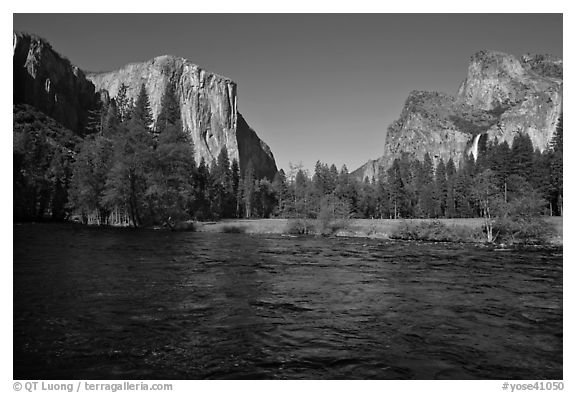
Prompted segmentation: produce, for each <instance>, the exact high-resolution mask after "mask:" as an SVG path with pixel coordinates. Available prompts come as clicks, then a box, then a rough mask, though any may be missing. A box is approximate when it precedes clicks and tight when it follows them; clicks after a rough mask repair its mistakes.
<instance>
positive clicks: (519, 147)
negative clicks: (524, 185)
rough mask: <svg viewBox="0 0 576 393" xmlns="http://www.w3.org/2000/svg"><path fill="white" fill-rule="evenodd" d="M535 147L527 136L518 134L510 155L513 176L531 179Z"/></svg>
mask: <svg viewBox="0 0 576 393" xmlns="http://www.w3.org/2000/svg"><path fill="white" fill-rule="evenodd" d="M533 154H534V147H533V146H532V140H531V139H530V136H528V135H527V134H516V136H515V137H514V141H513V142H512V150H511V154H510V166H511V174H512V175H518V176H522V177H523V178H525V179H529V178H530V175H531V173H532V155H533Z"/></svg>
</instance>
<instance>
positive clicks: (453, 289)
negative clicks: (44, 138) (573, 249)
mask: <svg viewBox="0 0 576 393" xmlns="http://www.w3.org/2000/svg"><path fill="white" fill-rule="evenodd" d="M562 333H563V332H562V251H561V250H559V249H555V250H529V251H528V250H526V251H518V250H516V251H493V250H490V249H486V248H478V247H472V246H469V245H454V244H430V243H411V242H388V241H375V240H366V239H324V238H310V237H306V238H304V237H303V238H285V237H278V236H248V235H239V234H207V233H170V232H160V231H130V230H118V229H97V228H86V227H82V226H75V225H40V224H30V225H15V226H14V378H15V379H51V378H53V379H67V378H73V379H186V378H193V379H199V378H233V379H257V378H267V379H284V378H287V379H300V378H307V379H319V378H338V379H350V378H362V379H367V378H377V379H407V378H416V379H434V378H448V379H470V378H471V379H478V378H486V379H527V378H530V379H534V380H538V379H562Z"/></svg>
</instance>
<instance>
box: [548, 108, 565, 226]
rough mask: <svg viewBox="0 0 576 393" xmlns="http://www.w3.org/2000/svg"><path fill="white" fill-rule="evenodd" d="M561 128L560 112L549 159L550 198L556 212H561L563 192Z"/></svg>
mask: <svg viewBox="0 0 576 393" xmlns="http://www.w3.org/2000/svg"><path fill="white" fill-rule="evenodd" d="M563 150H564V147H563V129H562V114H560V118H559V119H558V124H557V125H556V131H555V132H554V137H553V139H552V149H551V160H550V173H551V187H552V199H553V201H554V203H553V205H555V209H554V210H555V212H556V214H559V215H562V214H563V196H564V195H563V194H564V179H563V176H564V175H563V165H564V164H563Z"/></svg>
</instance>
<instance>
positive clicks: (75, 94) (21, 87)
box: [13, 33, 97, 134]
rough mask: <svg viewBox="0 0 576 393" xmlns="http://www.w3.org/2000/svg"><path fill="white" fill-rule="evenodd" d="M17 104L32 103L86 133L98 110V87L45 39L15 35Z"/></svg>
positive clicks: (15, 102) (74, 129)
mask: <svg viewBox="0 0 576 393" xmlns="http://www.w3.org/2000/svg"><path fill="white" fill-rule="evenodd" d="M13 63H14V72H13V83H14V95H13V100H14V102H13V103H14V104H15V105H16V104H29V105H32V106H34V107H35V108H37V109H39V110H41V111H42V112H43V113H45V114H47V115H48V116H50V117H52V118H54V119H55V120H57V121H58V122H60V123H61V124H63V125H64V126H66V127H67V128H69V129H71V130H73V131H75V132H76V133H79V134H82V133H83V132H84V127H85V125H86V121H87V117H88V112H89V111H90V110H92V109H94V108H95V107H96V104H97V97H96V95H95V93H94V85H93V84H92V83H91V82H90V81H88V80H86V77H85V76H84V73H83V72H82V71H81V70H80V69H79V68H78V67H75V66H73V65H72V64H70V62H69V61H68V60H67V59H65V58H63V57H61V56H60V55H59V54H58V53H56V52H55V51H54V50H53V49H52V47H51V46H50V44H48V43H47V42H46V41H44V40H43V39H41V38H38V37H35V36H31V35H28V34H23V33H14V35H13Z"/></svg>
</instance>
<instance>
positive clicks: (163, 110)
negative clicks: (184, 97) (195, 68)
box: [155, 82, 181, 135]
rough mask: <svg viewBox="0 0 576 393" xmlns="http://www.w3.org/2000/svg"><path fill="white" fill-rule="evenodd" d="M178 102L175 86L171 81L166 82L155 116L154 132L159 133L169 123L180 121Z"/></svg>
mask: <svg viewBox="0 0 576 393" xmlns="http://www.w3.org/2000/svg"><path fill="white" fill-rule="evenodd" d="M180 121H181V118H180V103H179V101H178V97H177V96H176V91H175V86H174V84H173V83H170V82H168V83H167V84H166V89H165V91H164V95H163V96H162V102H161V107H160V113H158V117H157V118H156V130H155V133H156V134H158V135H159V134H161V133H162V131H164V129H166V127H168V125H169V124H173V125H174V124H176V123H177V122H180Z"/></svg>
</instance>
